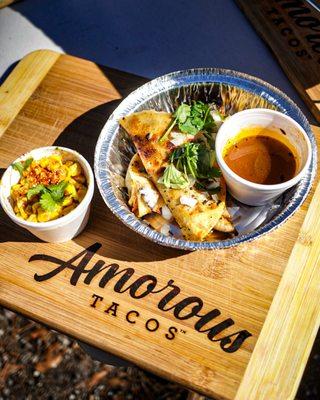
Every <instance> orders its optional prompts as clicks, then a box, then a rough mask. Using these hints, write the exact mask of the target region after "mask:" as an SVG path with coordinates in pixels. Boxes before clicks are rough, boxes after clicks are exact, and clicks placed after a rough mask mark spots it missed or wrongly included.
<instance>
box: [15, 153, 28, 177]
mask: <svg viewBox="0 0 320 400" xmlns="http://www.w3.org/2000/svg"><path fill="white" fill-rule="evenodd" d="M32 161H33V158H32V157H30V158H28V159H27V160H25V161H22V162H21V161H18V162H16V163H13V164H12V168H13V169H15V170H16V171H18V172H19V174H20V175H22V173H23V171H24V170H25V169H27V168H28V167H29V166H30V164H31V163H32Z"/></svg>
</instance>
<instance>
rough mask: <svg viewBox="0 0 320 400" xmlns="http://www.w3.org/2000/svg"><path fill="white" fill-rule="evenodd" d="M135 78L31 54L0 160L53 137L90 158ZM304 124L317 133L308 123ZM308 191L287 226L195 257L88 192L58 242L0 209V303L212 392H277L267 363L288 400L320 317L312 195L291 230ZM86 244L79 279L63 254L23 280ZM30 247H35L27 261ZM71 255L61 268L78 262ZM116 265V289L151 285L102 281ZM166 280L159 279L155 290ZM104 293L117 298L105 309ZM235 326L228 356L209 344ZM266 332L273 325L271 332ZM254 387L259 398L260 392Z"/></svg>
mask: <svg viewBox="0 0 320 400" xmlns="http://www.w3.org/2000/svg"><path fill="white" fill-rule="evenodd" d="M40 65H41V66H42V67H41V68H39V66H40ZM43 71H46V73H44V72H43ZM144 82H145V80H144V79H143V78H139V77H136V76H133V75H129V74H125V73H122V72H118V71H114V70H112V69H109V68H105V67H99V66H97V65H96V64H94V63H92V62H89V61H86V60H81V59H78V58H75V57H71V56H68V55H58V54H57V53H53V52H51V51H37V52H34V53H31V54H30V55H28V56H27V57H26V58H24V60H22V62H21V63H20V64H18V66H17V67H16V69H15V70H14V71H13V73H12V75H11V76H9V77H8V80H7V81H6V82H5V83H4V85H3V87H1V89H0V168H1V169H5V168H6V167H7V166H8V165H9V164H10V163H11V162H12V160H14V159H15V158H16V157H18V156H19V155H20V154H22V153H24V152H26V151H28V150H30V149H32V148H35V147H40V146H46V145H52V144H54V145H61V146H66V147H71V148H74V149H76V150H78V151H80V152H81V153H82V154H83V155H84V156H85V157H86V158H87V159H88V160H89V161H90V162H91V164H92V162H93V153H94V147H95V143H96V140H97V138H98V135H99V133H100V130H101V128H102V127H103V125H104V123H105V122H106V120H107V119H108V116H109V115H110V113H111V112H112V111H113V109H114V108H115V107H116V106H117V105H118V104H119V101H120V100H121V98H123V97H124V96H126V95H127V94H128V93H129V92H130V91H132V90H133V89H134V88H135V87H136V86H139V85H141V84H142V83H144ZM30 94H31V95H30ZM2 109H4V110H5V112H4V113H3V114H2V113H1V110H2ZM2 115H4V116H5V117H4V120H1V118H2ZM314 131H315V133H316V135H317V136H319V134H320V132H319V129H318V128H315V129H314ZM318 196H319V193H318V192H317V198H318ZM310 200H311V195H309V197H308V199H307V200H306V201H305V203H304V204H303V205H302V207H301V208H300V209H299V211H298V212H297V213H296V214H295V215H294V216H293V217H292V218H291V219H290V220H289V221H287V222H286V223H285V224H284V225H283V226H281V227H280V228H279V229H277V230H275V231H274V232H272V233H271V234H269V235H267V236H265V237H263V238H261V239H259V240H257V241H254V242H252V243H250V244H245V245H241V246H238V247H236V248H232V249H227V250H219V251H211V252H194V253H186V252H179V251H176V250H173V249H168V248H164V247H160V246H158V245H156V244H154V243H152V242H149V241H147V240H145V239H143V238H142V237H140V236H139V235H138V234H136V233H134V232H132V231H131V230H129V229H128V228H126V227H125V226H124V225H123V224H122V223H121V222H120V221H119V220H118V219H117V218H116V217H115V216H114V215H112V213H111V212H110V211H109V210H108V209H107V207H106V206H105V204H104V203H103V200H102V199H101V197H100V195H99V193H98V191H97V190H96V193H95V196H94V202H93V207H92V214H91V218H90V222H89V225H88V226H87V228H86V230H85V232H83V233H82V234H81V235H80V236H79V237H77V238H75V239H74V240H73V241H70V242H68V243H64V244H47V243H41V242H39V241H38V240H37V239H36V238H34V237H33V236H32V235H31V234H29V233H28V232H26V231H24V230H22V229H21V228H19V227H17V226H16V225H14V224H12V223H11V222H10V220H9V219H8V217H7V216H6V215H5V214H4V213H3V211H1V214H0V217H1V224H0V254H1V255H0V303H1V304H2V305H3V306H5V307H8V308H10V309H12V310H14V311H17V312H20V313H22V314H24V315H26V316H28V317H30V318H33V319H35V320H38V321H41V322H43V323H45V324H47V325H49V326H51V327H52V328H54V329H57V330H59V331H61V332H65V333H66V334H68V335H70V336H73V337H75V338H78V339H80V340H82V341H84V342H87V343H89V344H92V345H94V346H96V347H99V348H101V349H103V350H106V351H109V352H112V353H114V354H115V355H117V356H120V357H123V358H124V359H127V360H130V361H132V362H134V363H136V364H137V365H139V366H141V367H142V368H145V369H148V370H150V371H152V372H154V373H156V374H158V375H160V376H163V377H165V378H167V379H170V380H174V381H176V382H178V383H181V384H182V385H185V386H187V387H189V388H190V389H192V390H194V391H196V392H200V393H204V394H207V395H209V396H214V397H216V398H217V399H220V398H221V399H233V398H235V397H236V396H237V399H246V400H247V399H249V398H250V399H260V398H261V399H262V398H263V399H264V398H268V399H279V398H281V397H279V396H278V392H277V391H276V390H272V391H270V390H269V389H268V385H270V382H269V381H268V379H269V378H268V377H269V375H268V374H269V372H268V371H271V372H270V373H271V376H272V379H273V377H274V373H275V372H274V371H275V370H277V369H276V368H278V367H277V366H279V368H280V369H279V371H281V374H280V375H279V380H280V381H281V385H284V384H285V383H286V385H287V387H289V385H290V388H291V390H290V393H289V395H288V397H286V398H288V399H291V398H293V397H292V396H294V392H295V390H296V387H297V385H298V382H299V379H300V377H301V374H302V371H303V368H304V366H305V363H306V360H307V357H308V354H309V351H310V348H311V345H312V341H313V339H314V336H315V332H316V329H317V326H318V325H319V314H320V305H319V302H318V300H317V296H319V274H318V273H316V272H315V269H314V265H315V264H314V263H317V262H318V258H317V257H318V255H319V254H318V249H317V247H316V246H317V244H318V240H319V237H318V236H317V232H316V228H317V225H315V226H314V227H312V225H313V223H312V221H313V220H314V219H316V218H317V216H318V217H319V206H318V204H319V201H317V200H315V201H314V202H313V207H312V208H310V210H309V213H310V214H308V219H307V220H306V222H305V226H304V227H303V230H302V231H301V232H302V233H300V236H299V231H300V227H301V225H302V223H303V220H304V218H305V216H306V212H307V209H308V207H309V204H310ZM318 219H319V218H318ZM318 235H319V229H318ZM298 237H299V240H297V239H298ZM96 242H98V243H100V244H101V245H102V246H101V247H100V248H99V249H98V250H97V252H96V254H92V258H91V259H90V260H88V265H87V267H86V268H87V269H86V270H85V271H87V272H84V273H83V274H80V277H79V279H78V281H77V284H76V285H74V284H71V283H72V282H71V283H70V278H71V276H72V275H73V274H74V270H72V269H71V268H67V266H69V267H70V263H69V264H64V266H65V267H66V268H65V269H63V268H61V271H60V272H59V273H57V274H56V275H55V276H52V277H51V278H50V279H47V280H42V281H39V279H38V281H36V280H35V274H38V275H39V276H42V275H46V274H47V273H49V272H50V271H53V270H54V269H55V268H57V264H59V263H60V264H61V263H62V261H67V260H70V259H72V258H73V257H75V256H76V255H77V254H80V253H82V252H84V251H85V249H86V248H88V247H89V246H92V245H93V244H94V243H96ZM294 246H295V247H294ZM297 246H298V247H297ZM293 248H294V253H293V254H294V255H292V256H291V258H290V259H289V257H290V254H291V252H292V249H293ZM297 253H299V254H300V255H301V256H300V257H298V256H296V254H297ZM35 254H40V255H41V256H36V257H33V258H32V260H31V261H29V259H30V257H32V256H34V255H35ZM50 257H51V258H50ZM52 257H54V258H52ZM59 260H61V261H59ZM79 260H80V258H79V259H77V260H73V261H72V263H71V264H72V265H73V266H75V267H76V266H78V264H79ZM288 260H289V262H288ZM96 262H100V263H102V262H104V263H105V266H109V267H107V268H106V269H105V271H104V272H102V273H100V275H98V276H96V277H95V278H94V279H92V281H91V282H90V284H89V282H88V281H89V280H90V279H89V277H90V274H89V273H88V270H92V268H93V266H94V265H96V264H95V263H96ZM111 264H112V265H111ZM115 264H117V265H119V268H120V269H121V270H122V269H125V268H131V269H132V270H130V271H129V272H130V273H132V276H131V278H130V280H129V281H128V282H127V283H126V284H125V285H124V286H123V288H122V289H123V290H124V289H125V288H127V287H129V285H131V284H132V283H134V282H137V279H139V278H141V277H143V276H146V275H149V277H146V278H145V279H149V280H148V281H147V280H146V281H145V284H142V281H141V280H140V281H138V283H139V282H140V283H139V284H141V286H140V289H137V290H136V289H135V288H134V286H131V290H130V291H128V290H126V291H124V292H123V293H120V291H121V290H120V291H119V283H118V286H117V285H116V283H117V282H119V279H120V278H121V276H122V274H120V275H118V276H115V277H114V278H113V279H111V280H110V282H109V283H107V284H106V286H105V287H104V288H103V287H100V286H99V281H100V280H101V277H102V275H103V274H104V273H105V272H106V271H110V268H112V267H113V268H115V267H116V265H115ZM287 264H288V265H287ZM98 265H100V266H102V264H98ZM79 268H80V267H79V266H78V269H79ZM285 270H286V272H285V273H284V271H285ZM74 277H75V276H74ZM86 278H87V279H86ZM85 279H86V280H85ZM168 281H170V287H167V288H166V289H163V288H164V287H166V286H167V284H168ZM155 282H156V287H154V290H153V292H156V291H158V293H149V294H148V295H146V296H145V297H143V298H135V297H137V295H138V294H139V293H140V294H141V293H142V292H144V291H146V292H147V290H148V288H147V284H148V283H149V284H150V285H151V289H152V285H154V284H155ZM73 283H75V281H74V282H73ZM138 283H136V285H138ZM279 283H280V285H279ZM174 288H176V289H174ZM177 288H179V289H180V292H179V293H178V294H177V296H176V297H175V298H173V299H172V300H170V301H168V300H169V299H168V298H167V299H166V301H165V300H163V302H162V303H161V302H160V301H161V299H163V298H164V297H165V295H167V294H168V293H169V292H171V291H172V290H176V291H178V289H177ZM117 289H118V291H117ZM149 289H150V286H149ZM161 289H163V290H161ZM277 289H278V291H277ZM160 290H161V291H160ZM276 291H277V294H276V296H275V298H274V295H275V293H276ZM93 294H95V295H97V296H100V297H101V298H103V300H101V299H100V298H98V297H92V296H93ZM284 294H285V295H284ZM284 296H285V297H284ZM190 297H194V299H190ZM186 298H189V300H190V301H192V300H193V301H194V302H193V303H192V304H190V306H189V307H185V308H183V305H185V303H181V301H182V300H183V299H186ZM273 298H274V301H273ZM94 299H97V300H96V303H95V307H93V306H92V304H93V301H94ZM282 300H283V302H282ZM272 301H273V304H272V308H271V310H270V313H269V315H268V311H269V308H270V305H271V303H272ZM113 302H114V303H117V304H118V305H113V307H112V308H111V309H109V312H106V310H107V309H108V308H109V307H110V306H111V305H112V303H113ZM159 302H160V304H159ZM201 302H202V303H203V304H201ZM178 303H179V304H180V307H181V310H180V311H179V306H177V304H178ZM199 305H201V306H202V307H201V310H200V309H199V307H198V310H196V309H194V310H193V311H194V313H193V316H192V317H190V318H187V319H182V317H183V316H186V314H191V311H192V310H191V307H192V306H199ZM174 306H175V307H174ZM301 309H303V319H302V320H301V321H300V319H299V318H298V313H301ZM164 310H166V311H164ZM212 310H219V312H220V315H216V317H215V318H214V319H211V321H209V322H208V324H207V325H203V326H202V327H200V325H199V324H200V322H199V321H202V322H203V319H201V317H200V314H201V315H204V314H207V313H209V312H210V311H212ZM129 311H133V312H131V313H129V314H128V312H129ZM114 314H116V315H114ZM195 314H197V315H195ZM216 314H218V313H217V312H216ZM267 315H268V318H267V322H266V324H265V326H264V328H263V332H264V334H263V335H262V336H261V335H260V332H261V329H262V327H263V324H264V321H265V319H266V317H267ZM278 315H280V316H281V318H278ZM299 315H300V314H299ZM282 316H284V317H283V318H282ZM230 319H232V320H233V325H231V326H229V327H228V328H226V329H225V330H223V331H222V332H220V333H217V334H216V335H215V336H214V337H213V341H212V340H210V339H209V338H208V336H207V335H208V332H199V331H204V330H208V329H209V330H210V329H211V328H212V327H213V326H215V325H217V324H218V323H221V322H222V321H226V320H227V321H229V322H230ZM148 321H149V322H148ZM299 321H300V322H299ZM304 322H306V324H304ZM197 323H198V325H197ZM220 326H221V325H220ZM155 328H157V329H155ZM170 328H171V329H170ZM196 328H198V330H197V329H196ZM238 331H247V332H249V333H250V334H251V335H252V336H250V337H247V338H246V340H244V342H243V343H242V344H241V346H239V348H238V349H237V350H236V351H234V352H227V351H225V350H226V349H227V348H228V345H227V344H225V345H224V346H225V349H224V350H223V349H222V348H221V345H222V342H221V341H219V339H221V338H223V337H225V336H227V335H230V334H233V333H235V332H238ZM270 331H272V332H276V334H275V335H270V334H269V333H270ZM211 332H212V333H213V331H211ZM259 335H260V337H259ZM173 336H174V338H173ZM236 336H237V335H236ZM234 338H235V336H234V337H233V339H234ZM281 338H282V339H283V340H281ZM285 338H286V339H287V341H285V340H284V339H285ZM216 340H218V341H216ZM257 340H258V343H257ZM256 343H257V345H256ZM255 346H256V348H255ZM266 346H267V347H266ZM269 346H270V347H269ZM254 348H255V351H254V353H253V356H252V357H251V355H252V352H253V350H254ZM292 349H294V354H293V350H292ZM266 351H267V352H268V354H267V355H268V356H269V357H267V358H266V355H265V352H266ZM277 357H280V358H281V357H282V362H281V363H280V364H278V363H277V364H276V365H277V366H275V365H274V363H273V362H272V360H276V359H277ZM250 358H251V360H250ZM249 360H250V363H249ZM248 363H249V367H248V369H247V370H246V368H247V366H248ZM261 363H263V364H261ZM291 364H292V365H291ZM288 365H289V366H290V368H288ZM260 370H261V373H260V372H259V371H260ZM277 371H278V370H277ZM243 377H244V380H243V383H242V384H241V381H242V378H243ZM240 384H241V386H240ZM239 386H240V389H239ZM261 388H264V389H265V391H266V393H268V397H265V396H264V395H260V394H259V393H260V391H261ZM238 389H239V392H238V394H237V391H238ZM283 390H284V392H283V393H286V394H287V393H288V392H287V391H285V390H286V389H283ZM247 393H250V397H249V395H247ZM262 393H264V392H263V391H262Z"/></svg>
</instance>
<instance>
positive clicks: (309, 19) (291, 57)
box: [236, 0, 320, 122]
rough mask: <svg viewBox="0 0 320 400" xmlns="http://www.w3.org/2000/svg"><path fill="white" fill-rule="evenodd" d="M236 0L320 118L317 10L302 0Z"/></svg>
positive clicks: (319, 28)
mask: <svg viewBox="0 0 320 400" xmlns="http://www.w3.org/2000/svg"><path fill="white" fill-rule="evenodd" d="M236 1H237V3H238V4H239V6H240V8H241V9H242V10H243V11H244V13H245V15H246V16H247V17H248V19H249V20H250V22H251V23H252V24H253V26H254V28H255V29H256V30H257V32H258V33H259V34H260V35H261V37H262V38H263V39H264V40H265V41H266V43H267V44H268V45H269V47H270V48H271V50H272V51H273V53H274V55H275V56H276V58H277V60H278V61H279V63H280V65H281V66H282V68H283V69H284V71H285V73H286V74H287V76H288V78H289V79H290V81H291V82H292V84H293V85H294V86H295V87H296V89H297V90H298V92H299V93H300V95H301V97H302V98H303V99H304V101H305V102H306V104H307V106H308V107H309V108H310V111H312V113H313V115H314V116H315V118H316V119H317V121H318V122H320V33H319V32H320V14H319V12H318V11H317V10H316V9H315V8H314V7H312V6H311V5H310V4H308V3H307V2H306V1H289V0H268V1H265V0H255V1H247V0H236ZM261 62H262V63H263V60H261Z"/></svg>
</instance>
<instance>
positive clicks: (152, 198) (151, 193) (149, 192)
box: [140, 188, 159, 209]
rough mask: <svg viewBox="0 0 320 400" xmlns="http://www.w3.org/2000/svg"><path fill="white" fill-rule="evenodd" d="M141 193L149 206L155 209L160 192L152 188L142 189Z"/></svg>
mask: <svg viewBox="0 0 320 400" xmlns="http://www.w3.org/2000/svg"><path fill="white" fill-rule="evenodd" d="M140 193H141V194H142V196H143V198H144V201H145V202H146V203H147V204H148V206H149V207H150V208H151V209H153V208H154V207H155V206H156V204H157V202H158V200H159V194H158V193H157V192H156V191H155V190H153V189H151V188H144V189H140Z"/></svg>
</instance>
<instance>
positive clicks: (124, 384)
mask: <svg viewBox="0 0 320 400" xmlns="http://www.w3.org/2000/svg"><path fill="white" fill-rule="evenodd" d="M319 377H320V335H318V338H317V341H316V344H315V346H314V349H313V352H312V355H311V357H310V360H309V364H308V366H307V369H306V373H305V376H304V379H303V381H302V383H301V386H300V389H299V393H298V399H299V400H319V399H320V379H319ZM20 399H21V400H31V399H32V400H33V399H35V400H65V399H70V400H81V399H89V400H100V399H106V400H107V399H112V400H186V399H187V391H186V390H184V389H183V388H181V387H179V386H178V385H176V384H173V383H170V382H167V381H164V380H162V379H160V378H158V377H155V376H154V375H151V374H149V373H146V372H144V371H142V370H140V369H138V368H132V367H130V368H114V367H111V366H107V365H104V364H102V363H100V362H98V361H94V360H92V359H91V358H90V357H89V356H88V355H87V354H86V353H85V352H84V351H83V350H82V349H81V348H80V347H79V345H78V344H77V343H76V342H75V341H73V340H71V339H69V338H68V337H66V336H64V335H61V334H58V333H57V332H55V331H53V330H48V329H47V328H45V327H44V326H42V325H40V324H37V323H35V322H32V321H30V320H28V319H26V318H23V317H21V316H18V315H17V314H15V313H13V312H11V311H8V310H5V309H1V308H0V400H20ZM279 400H281V399H279Z"/></svg>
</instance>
